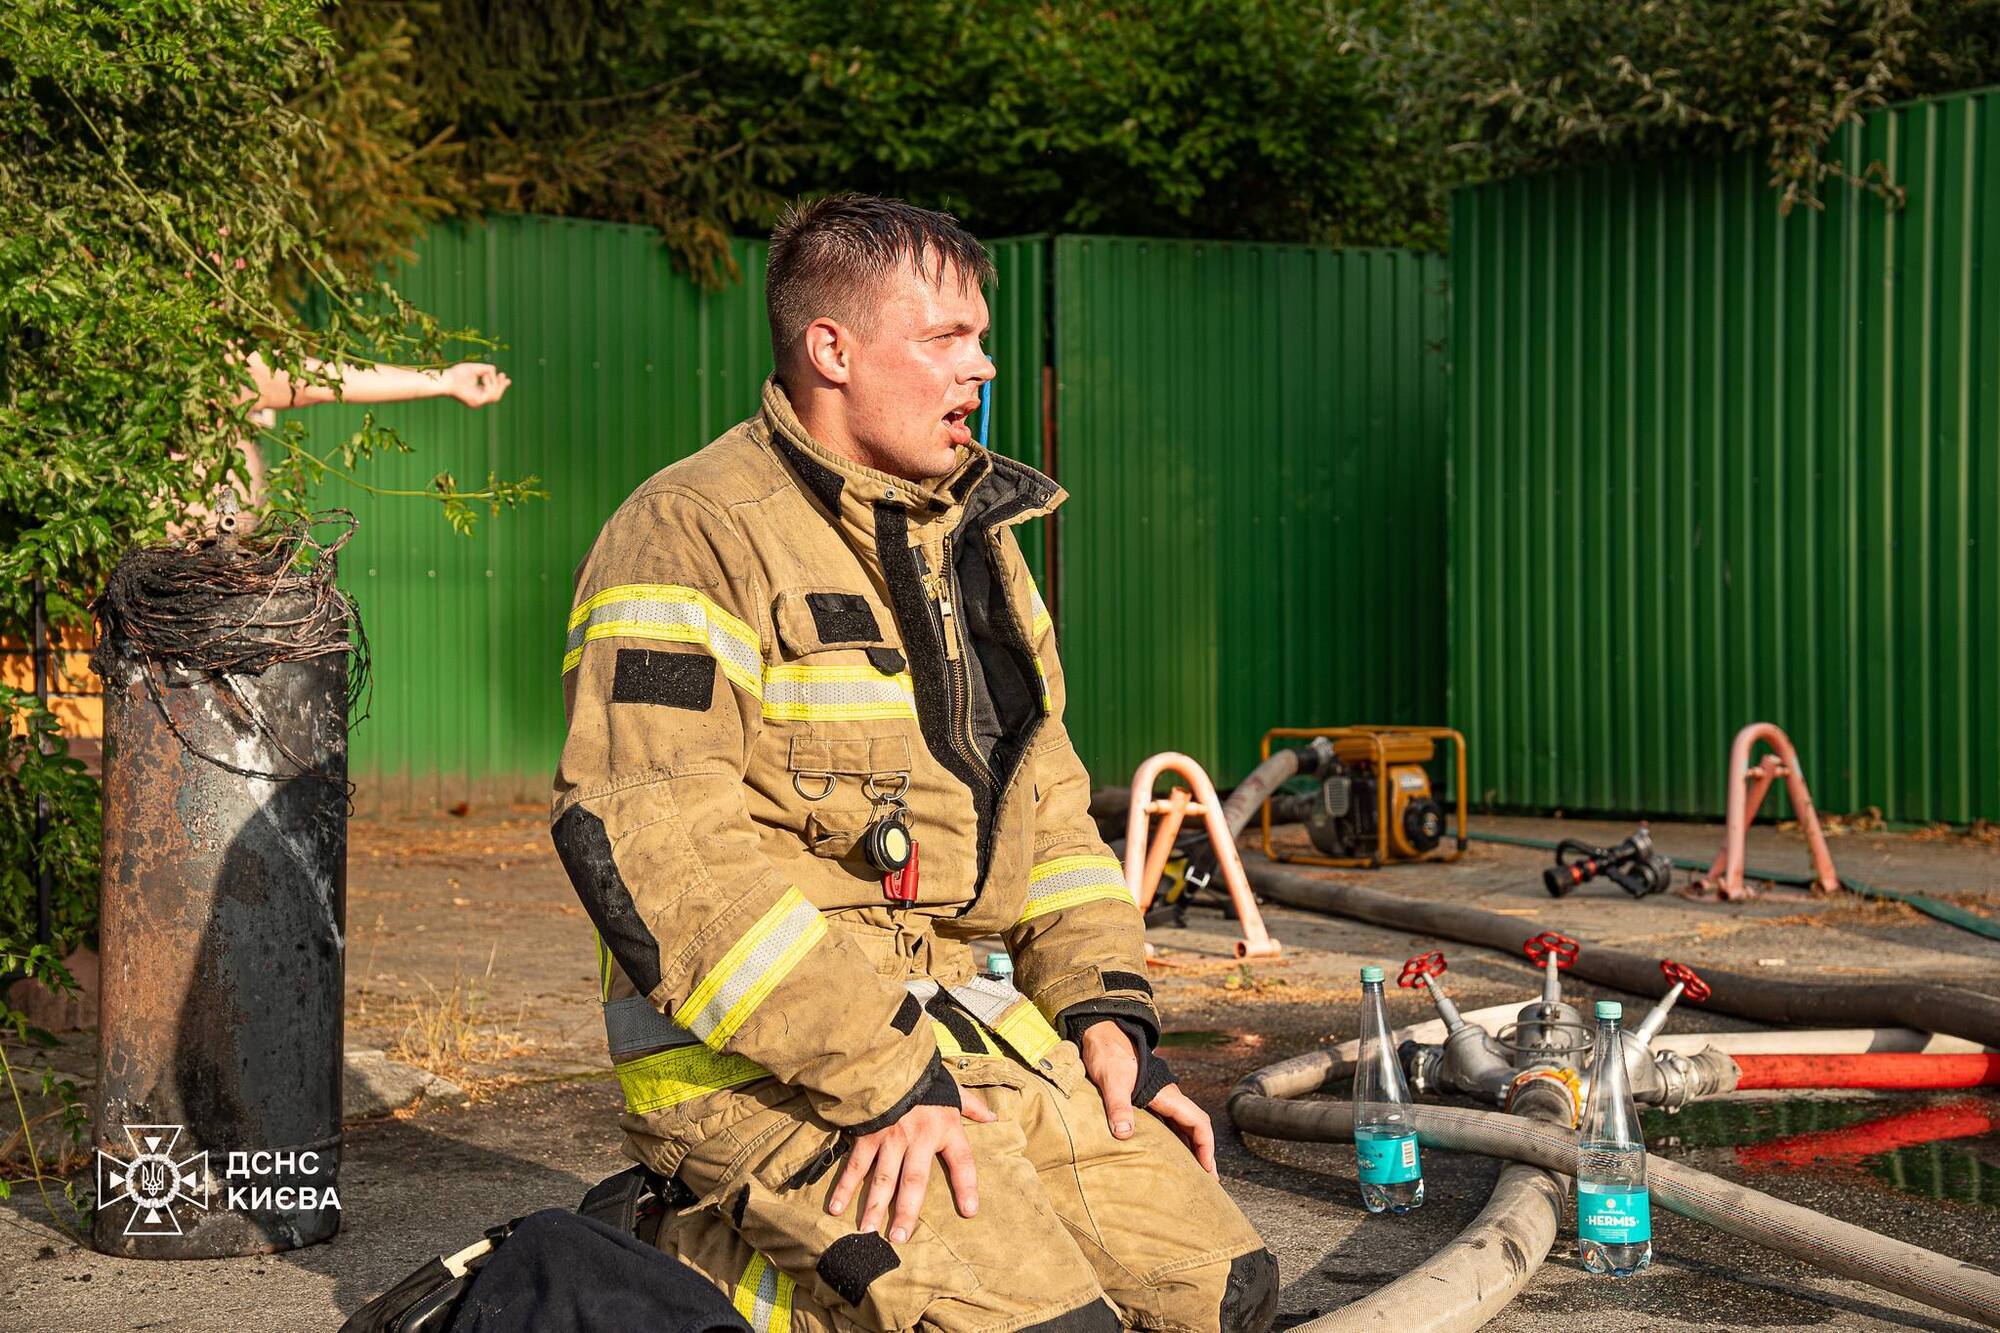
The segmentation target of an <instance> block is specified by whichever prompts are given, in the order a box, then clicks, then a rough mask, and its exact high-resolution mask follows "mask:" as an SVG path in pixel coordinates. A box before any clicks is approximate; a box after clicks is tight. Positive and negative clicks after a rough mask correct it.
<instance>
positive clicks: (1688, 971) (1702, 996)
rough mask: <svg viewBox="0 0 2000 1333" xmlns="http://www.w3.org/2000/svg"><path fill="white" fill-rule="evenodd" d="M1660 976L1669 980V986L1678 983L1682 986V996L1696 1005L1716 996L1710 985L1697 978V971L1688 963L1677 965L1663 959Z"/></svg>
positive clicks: (1671, 960) (1670, 960) (1667, 959)
mask: <svg viewBox="0 0 2000 1333" xmlns="http://www.w3.org/2000/svg"><path fill="white" fill-rule="evenodd" d="M1660 975H1661V976H1663V977H1665V978H1666V979H1667V984H1668V985H1672V984H1673V983H1674V982H1676V981H1678V982H1679V983H1680V985H1681V994H1682V995H1685V996H1686V997H1687V998H1688V999H1690V1000H1693V1001H1694V1002H1695V1003H1696V1004H1700V1003H1701V1002H1702V1001H1703V1000H1706V999H1707V998H1708V997H1709V996H1710V995H1712V994H1714V992H1713V991H1711V990H1710V989H1709V988H1708V983H1707V982H1706V981H1703V980H1702V979H1701V978H1700V977H1698V976H1696V975H1695V970H1694V969H1693V968H1691V967H1689V966H1688V965H1687V964H1686V963H1676V962H1675V961H1674V960H1673V959H1671V958H1663V959H1661V960H1660Z"/></svg>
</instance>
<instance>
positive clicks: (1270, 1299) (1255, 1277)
mask: <svg viewBox="0 0 2000 1333" xmlns="http://www.w3.org/2000/svg"><path fill="white" fill-rule="evenodd" d="M1221 1313H1222V1333H1264V1331H1265V1330H1266V1329H1268V1328H1270V1327H1271V1320H1272V1319H1274V1318H1275V1317H1276V1316H1277V1313H1278V1261H1277V1260H1276V1259H1274V1258H1273V1257H1272V1256H1271V1252H1270V1251H1269V1250H1253V1251H1252V1252H1251V1253H1249V1254H1239V1255H1237V1256H1236V1257H1235V1258H1234V1259H1231V1260H1230V1261H1229V1280H1228V1282H1227V1283H1225V1284H1224V1286H1223V1288H1222V1312H1221Z"/></svg>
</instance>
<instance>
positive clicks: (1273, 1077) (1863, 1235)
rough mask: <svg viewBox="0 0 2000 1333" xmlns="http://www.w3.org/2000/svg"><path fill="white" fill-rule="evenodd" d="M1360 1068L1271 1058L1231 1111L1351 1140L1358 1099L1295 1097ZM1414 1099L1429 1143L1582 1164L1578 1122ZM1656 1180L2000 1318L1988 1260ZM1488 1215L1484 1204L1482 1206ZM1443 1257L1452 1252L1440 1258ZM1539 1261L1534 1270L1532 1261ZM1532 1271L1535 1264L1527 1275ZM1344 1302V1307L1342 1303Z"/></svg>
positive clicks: (1764, 1197)
mask: <svg viewBox="0 0 2000 1333" xmlns="http://www.w3.org/2000/svg"><path fill="white" fill-rule="evenodd" d="M1351 1072H1352V1066H1351V1065H1349V1064H1348V1063H1347V1062H1346V1061H1343V1060H1341V1059H1340V1058H1339V1057H1338V1056H1336V1055H1335V1054H1334V1053H1332V1052H1331V1051H1325V1050H1321V1051H1314V1052H1311V1053H1309V1054H1306V1055H1302V1056H1296V1057H1294V1058H1293V1059H1290V1060H1286V1061H1282V1062H1280V1063H1278V1064H1275V1065H1271V1066H1269V1067H1267V1068H1265V1069H1261V1070H1259V1071H1257V1072H1256V1073H1254V1074H1252V1075H1250V1076H1249V1077H1248V1078H1246V1079H1244V1080H1243V1081H1242V1082H1241V1083H1239V1084H1237V1086H1236V1089H1235V1091H1233V1092H1231V1093H1230V1095H1229V1116H1230V1119H1231V1120H1232V1121H1234V1122H1235V1124H1236V1127H1237V1128H1238V1129H1239V1130H1241V1131H1243V1132H1244V1133H1246V1134H1261V1135H1263V1136H1264V1137H1266V1138H1276V1139H1292V1140H1299V1141H1309V1142H1317V1143H1339V1142H1346V1141H1348V1140H1351V1139H1352V1138H1353V1136H1354V1108H1353V1106H1352V1105H1351V1104H1349V1103H1347V1102H1335V1101H1325V1102H1310V1103H1307V1102H1298V1101H1293V1100H1290V1099H1292V1098H1296V1097H1302V1096H1305V1095H1306V1094H1308V1093H1312V1092H1316V1091H1318V1090H1319V1089H1320V1088H1322V1087H1325V1086H1326V1085H1327V1084H1328V1083H1330V1082H1333V1081H1336V1080H1338V1079H1340V1078H1342V1077H1343V1076H1345V1075H1348V1074H1350V1073H1351ZM1411 1110H1412V1113H1413V1121H1414V1123H1415V1125H1416V1128H1417V1134H1418V1137H1419V1139H1420V1141H1421V1142H1422V1143H1423V1144H1424V1145H1425V1146H1427V1147H1437V1148H1445V1149H1450V1150H1455V1151H1459V1152H1476V1153H1483V1154H1485V1155H1487V1156H1489V1157H1500V1158H1505V1159H1507V1160H1510V1161H1515V1162H1526V1163H1531V1164H1533V1165H1535V1166H1538V1167H1541V1168H1543V1169H1544V1170H1547V1171H1557V1172H1561V1173H1562V1174H1564V1175H1567V1176H1574V1175H1575V1174H1576V1135H1575V1134H1574V1133H1573V1132H1570V1131H1566V1130H1562V1129H1558V1128H1553V1127H1550V1126H1545V1125H1538V1124H1534V1123H1532V1122H1530V1121H1527V1120H1523V1119H1521V1118H1520V1117H1519V1116H1513V1115H1507V1114H1504V1113H1502V1112H1499V1111H1477V1110H1466V1109H1461V1108H1458V1107H1449V1106H1428V1105H1418V1106H1414V1107H1412V1108H1411ZM1646 1181H1647V1185H1648V1187H1649V1188H1650V1189H1651V1191H1652V1194H1653V1197H1654V1198H1656V1199H1658V1200H1659V1201H1660V1203H1661V1205H1662V1206H1663V1207H1665V1208H1667V1209H1669V1210H1671V1211H1673V1212H1676V1213H1679V1214H1681V1215H1682V1216H1683V1217H1691V1218H1694V1219H1695V1220H1697V1221H1700V1222H1706V1223H1708V1224H1709V1225H1710V1226H1713V1227H1715V1228H1716V1229H1717V1230H1719V1231H1722V1232H1724V1233H1725V1234H1727V1235H1731V1236H1735V1237H1737V1238H1738V1239H1741V1240H1748V1241H1754V1242H1756V1243H1757V1244H1759V1245H1763V1246H1766V1247H1767V1248H1769V1249H1773V1250H1776V1251H1778V1252H1779V1253H1781V1254H1789V1255H1792V1256H1794V1257H1796V1258H1800V1259H1805V1260H1807V1261H1808V1262H1810V1263H1813V1264H1815V1265H1817V1266H1818V1267H1820V1268H1823V1269H1825V1270H1826V1271H1828V1272H1830V1273H1837V1274H1839V1275H1841V1276H1843V1277H1850V1278H1854V1279H1856V1280H1857V1281H1861V1282H1866V1283H1868V1284H1869V1285H1870V1286H1874V1287H1880V1288H1881V1289H1882V1290H1884V1291H1892V1292H1895V1293H1896V1294H1897V1295H1899V1296H1907V1297H1909V1298H1910V1299H1911V1300H1915V1301H1921V1302H1923V1303H1924V1304H1925V1305H1929V1306H1931V1307H1932V1308H1934V1309H1938V1310H1944V1311H1947V1312H1949V1313H1951V1314H1956V1315H1960V1316H1962V1317H1964V1318H1967V1319H1976V1320H1978V1321H1980V1322H1981V1323H1984V1324H1989V1325H1993V1324H2000V1276H1996V1275H1995V1274H1993V1273H1989V1272H1987V1271H1986V1270H1985V1269H1983V1268H1979V1267H1977V1266H1975V1265H1973V1264H1968V1263H1964V1262H1962V1261H1960V1260H1957V1259H1952V1258H1950V1257H1948V1256H1946V1255H1942V1254H1938V1253H1936V1252H1934V1251H1931V1250H1926V1249H1922V1248H1920V1247H1918V1246H1915V1245H1910V1244H1907V1243H1905V1242H1903V1241H1899V1240H1895V1239H1892V1238H1890V1237H1888V1236H1883V1235H1880V1234H1878V1233H1876V1232H1873V1231H1869V1230H1867V1229H1866V1228H1864V1227H1857V1226H1854V1225H1852V1224H1850V1223H1847V1222H1841V1221H1838V1220H1836V1219H1834V1218H1830V1217H1825V1216H1822V1215H1821V1214H1819V1213H1816V1212H1813V1211H1812V1210H1811V1209H1809V1208H1800V1207H1798V1206H1796V1205H1794V1204H1789V1203H1786V1202H1784V1201H1783V1200H1781V1199H1774V1198H1772V1197H1771V1196H1770V1195H1768V1194H1762V1193H1759V1192H1758V1191H1756V1190H1753V1189H1746V1188H1744V1187H1743V1186H1741V1185H1734V1184H1731V1183H1730V1182H1728V1181H1726V1180H1720V1179H1718V1178H1716V1177H1714V1176H1711V1175H1709V1174H1707V1173H1706V1172H1702V1171H1696V1170H1693V1169H1692V1168H1690V1167H1685V1166H1682V1165H1681V1164H1679V1163H1678V1162H1670V1161H1666V1160H1664V1159H1662V1158H1659V1157H1655V1156H1652V1155H1651V1154H1648V1155H1647V1157H1646ZM1490 1208H1491V1205H1489V1210H1490ZM1485 1215H1486V1214H1485V1213H1483V1212H1482V1213H1481V1217H1484V1216H1485ZM1517 1243H1518V1240H1517ZM1447 1248H1448V1249H1449V1248H1450V1247H1447ZM1443 1257H1444V1256H1443V1254H1442V1253H1441V1254H1440V1255H1439V1256H1437V1257H1436V1258H1434V1259H1433V1260H1432V1262H1433V1263H1436V1262H1438V1260H1439V1259H1442V1258H1443ZM1529 1268H1530V1271H1532V1265H1530V1266H1529ZM1419 1271H1421V1270H1419ZM1413 1276H1414V1274H1410V1275H1406V1276H1405V1277H1404V1278H1402V1279H1399V1282H1398V1283H1394V1284H1391V1285H1392V1286H1395V1285H1400V1283H1401V1282H1407V1281H1409V1280H1410V1277H1413ZM1525 1282H1526V1276H1525V1275H1524V1276H1523V1277H1522V1278H1521V1284H1525ZM1519 1285H1520V1284H1517V1285H1516V1287H1515V1288H1514V1290H1518V1289H1519ZM1384 1290H1387V1288H1384ZM1377 1294H1378V1295H1379V1294H1380V1293H1377ZM1508 1294H1509V1296H1511V1295H1512V1294H1513V1293H1512V1291H1510V1292H1509V1293H1508ZM1445 1295H1450V1296H1453V1297H1455V1298H1457V1300H1458V1306H1459V1308H1461V1309H1462V1310H1464V1311H1465V1312H1466V1313H1467V1315H1468V1316H1469V1314H1470V1312H1471V1311H1472V1310H1473V1309H1474V1308H1484V1304H1483V1302H1482V1301H1480V1299H1479V1294H1478V1293H1477V1292H1474V1291H1469V1290H1467V1288H1466V1286H1465V1283H1464V1282H1463V1281H1460V1282H1459V1283H1458V1284H1457V1286H1456V1287H1455V1289H1454V1290H1453V1291H1452V1292H1450V1293H1445V1292H1434V1293H1433V1294H1432V1295H1430V1296H1428V1297H1426V1298H1425V1299H1426V1300H1427V1301H1431V1302H1435V1301H1437V1300H1438V1299H1439V1297H1440V1296H1445ZM1421 1306H1422V1302H1419V1308H1421ZM1350 1308H1351V1307H1350ZM1496 1308H1497V1307H1496ZM1342 1313H1344V1311H1336V1312H1335V1315H1336V1316H1337V1315H1339V1314H1342ZM1329 1318H1333V1316H1329ZM1364 1326H1365V1325H1347V1324H1338V1323H1328V1322H1326V1321H1320V1322H1318V1323H1316V1324H1314V1325H1312V1326H1311V1327H1313V1328H1314V1330H1315V1333H1322V1331H1323V1330H1328V1329H1334V1328H1343V1329H1344V1328H1348V1327H1364ZM1446 1326H1449V1327H1455V1328H1472V1327H1477V1324H1472V1323H1454V1324H1451V1325H1440V1324H1433V1325H1425V1327H1446Z"/></svg>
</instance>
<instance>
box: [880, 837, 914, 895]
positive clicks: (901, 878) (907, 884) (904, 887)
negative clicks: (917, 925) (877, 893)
mask: <svg viewBox="0 0 2000 1333" xmlns="http://www.w3.org/2000/svg"><path fill="white" fill-rule="evenodd" d="M917 851H918V844H917V843H916V842H915V841H914V840H912V841H911V843H910V863H909V864H908V865H906V866H904V867H903V868H902V869H901V870H891V871H890V872H889V873H888V874H886V875H884V876H882V896H883V897H884V898H887V899H888V900H889V901H890V902H892V903H894V904H896V906H898V907H908V906H909V905H910V904H911V903H914V902H915V901H916V900H917Z"/></svg>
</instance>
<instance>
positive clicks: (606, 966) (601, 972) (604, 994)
mask: <svg viewBox="0 0 2000 1333" xmlns="http://www.w3.org/2000/svg"><path fill="white" fill-rule="evenodd" d="M597 998H598V1000H599V1002H600V1003H604V1004H609V1003H610V1002H611V948H610V946H609V945H607V944H605V942H604V936H602V935H599V936H598V937H597Z"/></svg>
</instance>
